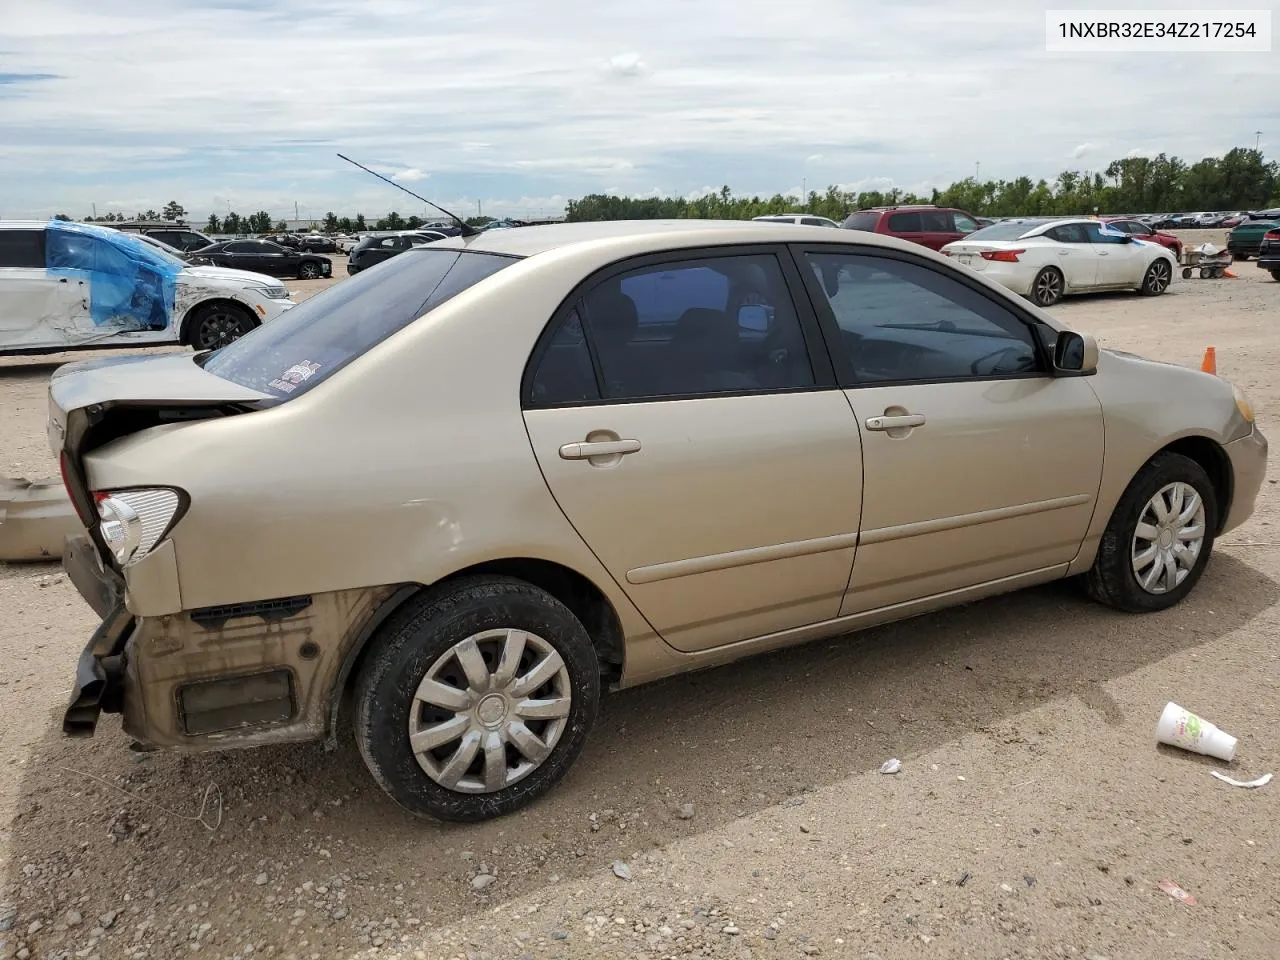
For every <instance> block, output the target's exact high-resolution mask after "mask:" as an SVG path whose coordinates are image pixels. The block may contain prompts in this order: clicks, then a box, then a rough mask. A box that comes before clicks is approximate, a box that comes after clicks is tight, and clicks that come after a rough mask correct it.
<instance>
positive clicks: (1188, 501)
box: [1130, 480, 1205, 594]
mask: <svg viewBox="0 0 1280 960" xmlns="http://www.w3.org/2000/svg"><path fill="white" fill-rule="evenodd" d="M1204 533H1205V513H1204V500H1203V499H1201V497H1200V494H1198V493H1196V490H1195V487H1193V486H1191V484H1189V483H1183V482H1182V481H1181V480H1179V481H1177V482H1175V483H1171V484H1168V485H1167V486H1165V487H1163V488H1162V489H1161V490H1160V491H1159V492H1157V493H1156V495H1155V496H1154V497H1152V498H1151V499H1150V500H1148V501H1147V505H1146V506H1145V507H1144V508H1143V510H1142V513H1141V515H1140V516H1139V517H1138V525H1137V527H1136V528H1135V529H1134V533H1133V543H1132V545H1131V547H1130V558H1131V560H1132V564H1133V575H1134V577H1135V578H1136V579H1137V581H1138V585H1139V586H1140V587H1142V589H1143V590H1145V591H1147V593H1157V594H1158V593H1168V592H1169V591H1170V590H1172V589H1173V588H1174V587H1176V586H1177V585H1178V584H1180V583H1182V581H1183V580H1185V579H1186V578H1187V577H1188V575H1190V573H1191V571H1192V569H1194V567H1195V565H1196V560H1198V559H1199V557H1200V548H1201V547H1202V546H1203V545H1204Z"/></svg>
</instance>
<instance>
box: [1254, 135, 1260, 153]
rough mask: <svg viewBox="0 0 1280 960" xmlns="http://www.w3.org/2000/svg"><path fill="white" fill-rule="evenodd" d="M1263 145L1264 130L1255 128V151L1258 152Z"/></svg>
mask: <svg viewBox="0 0 1280 960" xmlns="http://www.w3.org/2000/svg"><path fill="white" fill-rule="evenodd" d="M1261 146H1262V131H1261V130H1255V131H1254V132H1253V150H1254V152H1255V153H1257V152H1258V149H1259V148H1260V147H1261Z"/></svg>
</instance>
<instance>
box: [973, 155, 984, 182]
mask: <svg viewBox="0 0 1280 960" xmlns="http://www.w3.org/2000/svg"><path fill="white" fill-rule="evenodd" d="M973 180H974V182H975V183H980V182H981V181H982V161H981V160H979V161H977V162H976V163H975V164H974V165H973Z"/></svg>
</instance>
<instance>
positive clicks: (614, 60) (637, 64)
mask: <svg viewBox="0 0 1280 960" xmlns="http://www.w3.org/2000/svg"><path fill="white" fill-rule="evenodd" d="M605 67H606V69H607V70H608V71H609V73H611V74H613V75H614V76H616V77H638V76H641V75H642V74H645V73H647V72H648V70H649V68H648V66H647V65H646V64H645V62H644V61H643V60H641V59H640V54H638V53H620V54H618V55H617V56H616V57H610V58H609V60H608V62H607V63H606V64H605Z"/></svg>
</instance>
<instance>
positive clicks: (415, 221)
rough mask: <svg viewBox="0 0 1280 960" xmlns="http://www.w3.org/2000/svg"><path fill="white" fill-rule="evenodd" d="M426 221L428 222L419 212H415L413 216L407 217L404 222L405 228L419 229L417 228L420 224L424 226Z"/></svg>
mask: <svg viewBox="0 0 1280 960" xmlns="http://www.w3.org/2000/svg"><path fill="white" fill-rule="evenodd" d="M424 223H426V221H425V220H423V219H422V218H421V217H420V216H418V215H417V214H414V215H413V216H411V217H409V219H407V220H406V221H405V222H404V228H405V229H406V230H417V229H418V228H419V227H420V226H422V225H423V224H424Z"/></svg>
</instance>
